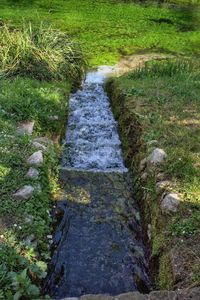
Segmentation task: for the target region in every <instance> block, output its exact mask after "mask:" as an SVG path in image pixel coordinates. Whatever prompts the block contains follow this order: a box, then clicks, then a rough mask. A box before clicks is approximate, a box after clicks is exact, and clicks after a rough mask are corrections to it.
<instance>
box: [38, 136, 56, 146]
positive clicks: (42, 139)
mask: <svg viewBox="0 0 200 300" xmlns="http://www.w3.org/2000/svg"><path fill="white" fill-rule="evenodd" d="M33 142H37V143H41V144H44V145H50V144H53V142H52V141H51V140H50V139H49V138H47V137H46V136H41V137H37V138H35V139H34V140H33Z"/></svg>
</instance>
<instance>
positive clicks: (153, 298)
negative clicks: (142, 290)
mask: <svg viewBox="0 0 200 300" xmlns="http://www.w3.org/2000/svg"><path fill="white" fill-rule="evenodd" d="M148 300H177V294H176V292H174V291H154V292H151V293H150V294H149V298H148Z"/></svg>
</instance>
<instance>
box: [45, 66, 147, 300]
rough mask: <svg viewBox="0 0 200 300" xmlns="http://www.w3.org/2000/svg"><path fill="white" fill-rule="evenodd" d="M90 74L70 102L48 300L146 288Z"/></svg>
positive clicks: (124, 189)
mask: <svg viewBox="0 0 200 300" xmlns="http://www.w3.org/2000/svg"><path fill="white" fill-rule="evenodd" d="M110 71H111V69H110V68H107V67H101V68H99V69H98V70H97V71H93V72H89V73H88V74H87V77H86V80H85V82H84V83H83V86H82V89H81V90H79V91H77V92H76V93H75V94H73V95H72V96H71V98H70V101H69V118H68V126H67V132H66V144H65V149H64V153H63V161H62V168H61V172H60V173H61V174H60V181H61V185H62V189H63V192H62V195H61V197H60V201H58V205H57V208H56V210H55V218H56V222H57V223H56V229H55V233H54V235H53V246H52V252H53V254H52V260H51V263H50V268H49V274H48V277H47V280H46V284H45V290H46V292H48V293H49V294H50V295H51V296H52V297H53V299H62V298H64V297H78V296H81V295H84V294H110V295H117V294H120V293H124V292H129V291H137V290H139V291H145V292H147V291H148V289H149V287H150V282H149V278H148V271H147V270H148V264H147V259H146V253H145V247H144V245H143V242H142V231H141V225H140V215H139V210H138V207H137V203H136V200H135V198H134V194H133V191H132V188H131V186H132V185H131V179H130V175H129V173H128V170H127V169H126V167H125V166H124V163H123V158H122V152H121V148H120V140H119V136H118V132H117V124H116V121H115V120H114V118H113V115H112V111H111V107H110V104H109V100H108V97H107V95H106V93H105V91H104V89H103V84H104V81H105V79H106V76H107V73H109V72H110Z"/></svg>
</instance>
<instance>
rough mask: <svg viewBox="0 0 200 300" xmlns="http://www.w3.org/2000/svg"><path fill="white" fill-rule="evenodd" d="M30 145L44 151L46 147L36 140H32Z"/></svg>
mask: <svg viewBox="0 0 200 300" xmlns="http://www.w3.org/2000/svg"><path fill="white" fill-rule="evenodd" d="M32 145H33V146H34V147H35V148H37V149H39V150H43V151H45V150H46V149H47V147H46V146H44V145H42V144H40V143H38V142H36V141H35V142H34V141H33V142H32Z"/></svg>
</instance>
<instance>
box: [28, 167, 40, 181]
mask: <svg viewBox="0 0 200 300" xmlns="http://www.w3.org/2000/svg"><path fill="white" fill-rule="evenodd" d="M26 177H27V178H30V179H38V177H39V171H38V170H37V169H35V168H32V167H30V168H29V170H28V172H27V174H26Z"/></svg>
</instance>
